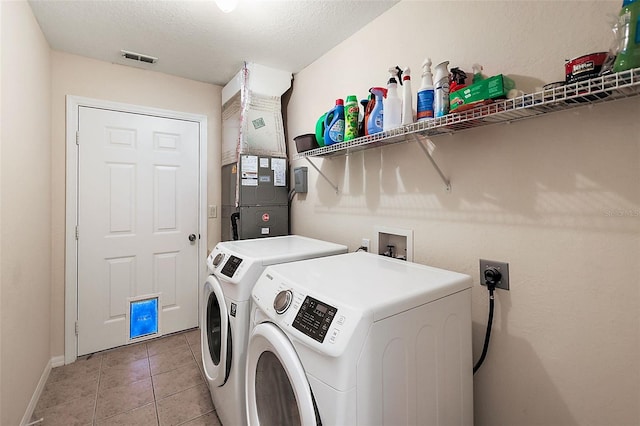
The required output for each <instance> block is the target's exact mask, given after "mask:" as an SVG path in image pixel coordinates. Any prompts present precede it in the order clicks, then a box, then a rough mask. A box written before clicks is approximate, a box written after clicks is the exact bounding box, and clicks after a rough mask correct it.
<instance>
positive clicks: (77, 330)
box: [76, 321, 80, 336]
mask: <svg viewBox="0 0 640 426" xmlns="http://www.w3.org/2000/svg"><path fill="white" fill-rule="evenodd" d="M79 330H80V327H79V326H78V321H76V336H77V335H78V333H79Z"/></svg>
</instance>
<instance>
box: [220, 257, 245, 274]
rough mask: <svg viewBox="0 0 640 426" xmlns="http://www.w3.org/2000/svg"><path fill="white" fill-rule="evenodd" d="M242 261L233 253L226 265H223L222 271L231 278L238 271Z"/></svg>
mask: <svg viewBox="0 0 640 426" xmlns="http://www.w3.org/2000/svg"><path fill="white" fill-rule="evenodd" d="M241 263H242V259H240V258H239V257H236V256H233V255H231V256H229V260H227V263H225V264H224V266H223V267H222V271H221V272H222V273H223V274H224V275H226V276H227V277H229V278H231V277H233V274H235V273H236V270H237V269H238V266H240V264H241Z"/></svg>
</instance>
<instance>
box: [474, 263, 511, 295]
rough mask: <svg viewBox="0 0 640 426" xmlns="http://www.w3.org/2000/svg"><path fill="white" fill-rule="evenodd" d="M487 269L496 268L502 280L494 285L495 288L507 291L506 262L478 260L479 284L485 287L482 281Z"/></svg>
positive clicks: (507, 271) (507, 274)
mask: <svg viewBox="0 0 640 426" xmlns="http://www.w3.org/2000/svg"><path fill="white" fill-rule="evenodd" d="M488 268H496V269H497V270H498V271H500V273H501V274H502V278H500V281H498V283H497V284H496V288H501V289H502V290H509V264H508V263H506V262H497V261H495V260H485V259H480V284H482V285H485V286H486V285H487V282H486V281H485V279H484V271H486V270H487V269H488Z"/></svg>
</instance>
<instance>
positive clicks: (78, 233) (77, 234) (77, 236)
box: [76, 226, 80, 240]
mask: <svg viewBox="0 0 640 426" xmlns="http://www.w3.org/2000/svg"><path fill="white" fill-rule="evenodd" d="M79 238H80V231H78V227H77V226H76V240H77V239H79Z"/></svg>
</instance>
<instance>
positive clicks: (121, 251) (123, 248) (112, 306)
mask: <svg viewBox="0 0 640 426" xmlns="http://www.w3.org/2000/svg"><path fill="white" fill-rule="evenodd" d="M78 135H79V136H78V140H79V143H78V150H79V164H78V170H79V171H78V187H79V191H78V233H77V235H78V281H77V282H78V324H77V334H78V356H80V355H84V354H88V353H92V352H96V351H100V350H104V349H107V348H113V347H116V346H120V345H124V344H127V343H130V339H129V324H128V323H127V322H128V314H127V312H128V309H129V301H128V299H129V298H132V297H140V296H145V295H154V294H160V299H159V300H160V307H159V309H158V310H159V311H160V312H159V313H158V316H159V333H158V335H160V334H166V333H172V332H175V331H180V330H185V329H188V328H191V327H196V326H197V325H198V240H197V238H198V237H199V228H198V201H199V200H198V194H199V187H198V182H199V176H198V174H199V171H198V164H199V152H200V151H199V143H200V141H199V123H197V122H192V121H183V120H176V119H168V118H161V117H154V116H150V115H139V114H133V113H127V112H119V111H112V110H105V109H99V108H91V107H80V108H79V124H78ZM203 143H204V142H203ZM190 236H191V239H194V237H195V239H194V241H190Z"/></svg>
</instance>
